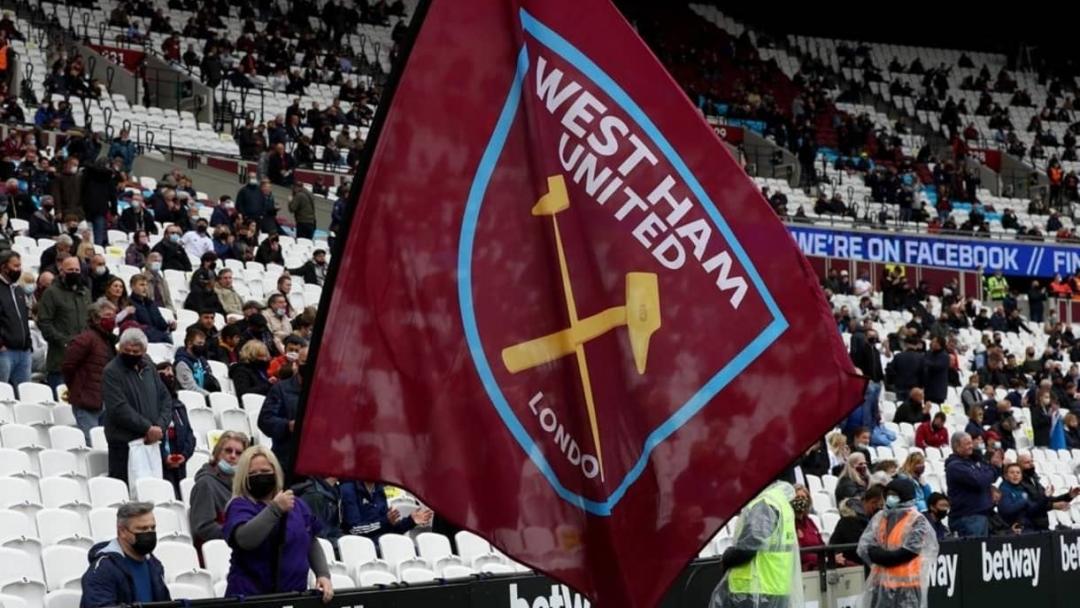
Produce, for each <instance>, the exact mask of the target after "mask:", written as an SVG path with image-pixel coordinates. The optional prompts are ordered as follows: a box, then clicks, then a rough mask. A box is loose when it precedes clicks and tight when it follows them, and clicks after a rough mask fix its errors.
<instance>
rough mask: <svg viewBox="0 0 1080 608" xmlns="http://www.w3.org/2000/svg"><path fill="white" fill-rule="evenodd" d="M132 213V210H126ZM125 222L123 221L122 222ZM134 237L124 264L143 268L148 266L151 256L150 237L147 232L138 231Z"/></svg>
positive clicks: (125, 254)
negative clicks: (147, 259)
mask: <svg viewBox="0 0 1080 608" xmlns="http://www.w3.org/2000/svg"><path fill="white" fill-rule="evenodd" d="M127 211H130V209H128V210H126V211H125V213H126V212H127ZM121 221H123V220H121ZM134 232H135V234H134V235H133V236H132V239H131V244H130V245H128V248H127V251H126V252H125V253H124V264H126V265H128V266H134V267H136V268H142V267H144V266H146V258H147V256H149V255H150V237H149V236H148V235H147V233H146V231H145V230H136V231H134Z"/></svg>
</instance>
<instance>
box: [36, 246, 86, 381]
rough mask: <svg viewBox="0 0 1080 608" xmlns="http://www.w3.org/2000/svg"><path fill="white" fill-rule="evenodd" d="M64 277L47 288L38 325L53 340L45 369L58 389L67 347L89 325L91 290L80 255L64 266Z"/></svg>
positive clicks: (47, 340)
mask: <svg viewBox="0 0 1080 608" xmlns="http://www.w3.org/2000/svg"><path fill="white" fill-rule="evenodd" d="M60 266H61V267H60V272H61V277H60V279H61V280H59V281H56V282H54V283H53V285H52V287H50V288H49V289H48V290H46V291H45V294H44V295H43V296H42V298H41V301H40V302H39V303H38V320H37V325H38V328H39V329H40V330H41V335H42V336H44V338H45V341H46V342H48V343H49V352H48V355H47V357H46V362H45V369H46V372H47V374H48V383H49V386H51V387H53V389H54V390H55V389H56V387H57V386H60V385H61V384H63V383H64V376H63V373H62V371H61V366H62V365H63V358H64V350H65V349H66V348H67V347H68V344H69V343H70V342H71V341H72V340H73V339H74V338H75V336H76V334H78V333H79V332H81V331H82V330H83V329H84V328H85V327H86V311H87V309H88V308H89V307H90V290H89V289H87V288H86V284H85V283H84V282H83V278H82V270H81V269H80V267H79V260H78V258H73V257H69V258H67V259H65V260H64V261H63V262H62V263H61V265H60Z"/></svg>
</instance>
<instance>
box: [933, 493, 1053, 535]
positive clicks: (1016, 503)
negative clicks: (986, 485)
mask: <svg viewBox="0 0 1080 608" xmlns="http://www.w3.org/2000/svg"><path fill="white" fill-rule="evenodd" d="M950 489H951V488H950ZM998 489H1000V490H1001V502H999V503H998V514H999V515H1001V519H1003V520H1005V523H1007V524H1009V525H1010V526H1011V525H1013V524H1020V525H1021V526H1023V527H1024V528H1025V529H1027V530H1033V529H1034V528H1035V525H1034V521H1033V520H1034V519H1035V518H1038V517H1040V516H1042V515H1045V514H1046V497H1045V496H1044V497H1041V498H1035V499H1032V498H1031V496H1030V495H1029V494H1028V493H1027V492H1026V491H1025V490H1024V487H1023V486H1021V485H1018V484H1011V483H1009V482H1007V481H1003V482H1002V483H1001V485H1000V486H999V488H998Z"/></svg>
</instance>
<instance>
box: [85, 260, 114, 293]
mask: <svg viewBox="0 0 1080 608" xmlns="http://www.w3.org/2000/svg"><path fill="white" fill-rule="evenodd" d="M89 269H90V297H91V298H93V299H95V300H96V299H98V298H100V297H101V296H103V295H105V287H106V286H108V284H109V282H110V281H112V280H113V279H114V278H116V277H114V276H112V275H111V274H110V273H109V266H108V264H107V263H106V262H105V256H103V255H101V254H100V253H95V254H94V255H93V256H91V258H90V268H89Z"/></svg>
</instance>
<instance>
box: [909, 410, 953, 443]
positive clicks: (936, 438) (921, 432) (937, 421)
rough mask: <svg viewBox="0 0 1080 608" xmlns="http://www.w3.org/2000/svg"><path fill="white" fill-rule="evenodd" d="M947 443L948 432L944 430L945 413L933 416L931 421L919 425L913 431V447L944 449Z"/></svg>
mask: <svg viewBox="0 0 1080 608" xmlns="http://www.w3.org/2000/svg"><path fill="white" fill-rule="evenodd" d="M948 443H949V431H948V429H946V428H945V413H944V412H938V413H936V414H934V418H933V419H932V420H927V421H926V422H924V423H922V424H920V425H919V427H918V428H917V429H915V446H916V447H919V448H923V449H926V448H928V447H931V448H940V447H944V446H945V445H946V444H948Z"/></svg>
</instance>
